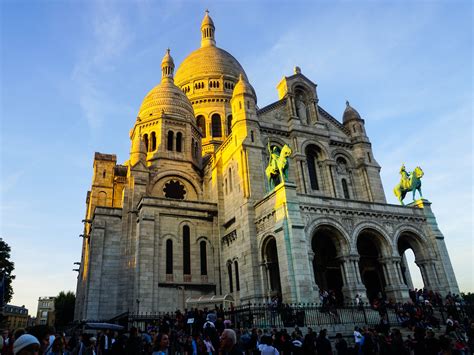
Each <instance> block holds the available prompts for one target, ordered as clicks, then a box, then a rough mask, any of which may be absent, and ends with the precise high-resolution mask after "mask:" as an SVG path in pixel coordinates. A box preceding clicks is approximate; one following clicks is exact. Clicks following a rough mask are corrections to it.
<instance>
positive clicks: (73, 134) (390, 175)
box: [0, 0, 474, 313]
mask: <svg viewBox="0 0 474 355" xmlns="http://www.w3.org/2000/svg"><path fill="white" fill-rule="evenodd" d="M206 8H209V10H210V12H211V16H212V18H213V19H214V22H215V25H216V40H217V45H218V46H219V47H221V48H224V49H226V50H227V51H229V52H230V53H232V54H233V55H234V56H235V57H236V58H237V59H238V60H239V61H240V63H241V64H242V66H243V67H244V69H245V70H246V73H247V75H248V77H249V80H250V82H251V83H252V85H253V86H254V88H255V90H256V92H257V96H258V105H259V106H260V107H263V106H265V105H267V104H269V103H271V102H273V101H275V100H276V99H277V92H276V89H275V86H276V84H277V83H278V82H279V80H280V79H281V78H282V77H283V76H284V75H291V74H292V73H293V67H294V66H295V65H298V66H300V67H301V69H302V72H303V74H305V75H306V76H307V77H308V78H310V79H311V80H313V81H314V82H316V83H317V84H318V95H319V99H320V105H321V106H322V107H323V108H324V109H325V110H327V111H328V112H330V113H331V114H332V115H333V116H334V117H336V118H338V119H341V117H342V113H343V111H344V108H345V100H346V99H347V100H349V101H350V102H351V105H352V106H353V107H355V108H356V109H357V110H358V111H359V113H360V114H361V115H362V117H363V118H364V119H365V121H366V129H367V132H368V134H369V137H370V139H371V141H372V144H373V150H374V155H375V158H376V159H377V161H378V162H379V164H380V165H381V166H382V172H381V174H382V179H383V183H384V187H385V192H386V195H387V199H388V201H389V202H390V203H396V200H395V197H394V196H393V195H392V192H391V191H392V188H393V186H394V185H395V184H396V183H397V180H398V169H399V166H400V164H401V163H402V162H404V163H405V164H406V165H407V168H408V169H410V170H411V169H412V168H414V166H416V165H420V166H421V167H422V168H423V170H424V171H425V176H424V178H423V193H424V196H425V197H426V198H427V199H429V200H430V201H431V202H432V203H433V205H432V208H433V210H434V212H435V214H436V216H437V220H438V224H439V226H440V228H441V230H442V232H443V233H444V235H445V237H446V239H445V240H446V244H447V246H448V250H449V252H450V256H451V260H452V263H453V266H454V270H455V272H456V275H457V280H458V282H459V285H460V288H461V290H464V291H471V292H472V291H474V281H473V276H472V271H473V270H474V261H473V260H474V258H473V245H472V243H473V242H472V240H473V235H472V229H473V223H472V220H473V218H472V217H473V210H472V205H473V191H472V187H473V157H472V153H473V133H474V131H473V124H472V110H473V107H472V105H473V82H472V80H473V79H472V78H473V67H472V66H473V64H472V63H473V58H472V56H473V43H472V41H473V22H472V16H473V8H472V2H471V1H423V2H421V1H418V2H417V1H415V2H413V1H342V2H337V1H319V2H315V1H300V2H298V1H296V2H295V1H292V2H291V3H290V2H279V1H260V2H251V1H220V2H212V1H191V0H188V1H168V2H167V1H147V0H143V1H41V2H40V1H21V0H20V1H12V0H3V1H2V2H1V21H0V22H1V73H0V74H1V78H2V79H1V102H0V107H1V126H0V132H1V144H0V150H1V161H0V163H1V164H0V169H1V184H0V213H1V215H0V236H1V237H3V238H4V239H5V240H6V241H7V243H9V244H10V246H11V247H12V259H13V261H14V262H15V265H16V270H15V273H16V275H17V279H16V280H15V282H14V291H15V295H14V298H13V301H12V303H14V304H17V305H22V304H24V305H26V306H27V307H28V308H29V309H30V313H35V312H36V307H37V299H38V297H39V296H54V295H56V294H58V293H59V291H61V290H75V282H76V273H74V272H73V271H72V268H73V265H72V263H73V262H74V261H79V260H80V251H81V250H80V249H81V239H80V238H79V234H81V232H82V224H81V220H82V219H83V218H84V213H85V197H86V192H87V190H88V189H89V188H90V183H91V176H92V160H93V155H94V152H96V151H99V152H102V153H114V154H117V156H118V160H119V162H124V161H125V160H127V157H128V152H129V148H130V141H129V138H128V131H129V129H130V128H132V126H133V124H134V121H135V117H136V114H137V112H138V108H139V106H140V103H141V101H142V99H143V98H144V96H145V95H146V93H147V92H148V91H149V90H150V89H151V88H152V87H153V86H155V85H156V84H157V83H158V82H159V80H160V63H161V59H162V57H163V54H164V52H165V49H166V48H167V47H170V48H171V54H172V56H173V57H174V60H175V63H176V65H179V64H180V63H181V62H182V60H183V59H184V58H185V57H186V55H187V54H189V53H190V52H191V51H192V50H194V49H196V48H198V47H199V45H200V32H199V26H200V22H201V20H202V17H203V13H204V10H205V9H206Z"/></svg>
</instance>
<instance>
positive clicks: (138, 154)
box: [130, 132, 147, 166]
mask: <svg viewBox="0 0 474 355" xmlns="http://www.w3.org/2000/svg"><path fill="white" fill-rule="evenodd" d="M146 154H147V151H146V146H145V142H144V141H143V139H142V137H141V134H140V132H139V133H138V134H137V135H136V137H135V139H134V140H133V141H132V148H131V150H130V165H131V166H135V165H136V164H137V163H138V162H142V163H143V164H146Z"/></svg>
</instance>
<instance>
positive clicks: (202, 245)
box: [199, 240, 207, 275]
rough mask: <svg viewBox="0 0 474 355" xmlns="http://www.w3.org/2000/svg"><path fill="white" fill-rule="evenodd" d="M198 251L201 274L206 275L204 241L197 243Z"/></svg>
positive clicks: (205, 246)
mask: <svg viewBox="0 0 474 355" xmlns="http://www.w3.org/2000/svg"><path fill="white" fill-rule="evenodd" d="M199 252H200V254H201V275H207V244H206V241H204V240H203V241H201V242H200V243H199Z"/></svg>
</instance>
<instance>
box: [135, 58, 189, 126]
mask: <svg viewBox="0 0 474 355" xmlns="http://www.w3.org/2000/svg"><path fill="white" fill-rule="evenodd" d="M173 71H174V61H173V58H172V57H171V55H170V50H169V49H168V50H167V51H166V54H165V56H164V57H163V60H162V61H161V83H160V84H158V85H156V86H155V87H154V88H153V89H151V90H150V92H149V93H148V94H147V95H146V96H145V98H144V99H143V102H142V105H141V106H140V110H139V111H138V117H137V121H144V120H148V119H154V118H156V117H161V116H162V115H163V114H171V115H174V116H180V117H182V118H188V117H194V110H193V107H192V105H191V102H190V101H189V99H188V98H187V96H186V95H185V94H184V93H183V92H182V91H181V90H180V89H179V88H178V87H177V86H176V85H175V84H174V80H173Z"/></svg>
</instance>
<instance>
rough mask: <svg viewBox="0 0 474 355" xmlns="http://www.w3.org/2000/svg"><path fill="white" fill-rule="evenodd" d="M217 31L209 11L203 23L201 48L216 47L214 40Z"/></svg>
mask: <svg viewBox="0 0 474 355" xmlns="http://www.w3.org/2000/svg"><path fill="white" fill-rule="evenodd" d="M215 30H216V28H215V27H214V21H212V18H211V16H209V10H206V14H205V15H204V18H203V19H202V22H201V47H206V46H215V45H216V40H215V38H214V32H215Z"/></svg>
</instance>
